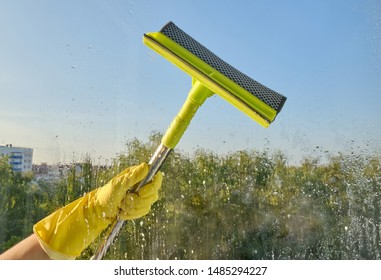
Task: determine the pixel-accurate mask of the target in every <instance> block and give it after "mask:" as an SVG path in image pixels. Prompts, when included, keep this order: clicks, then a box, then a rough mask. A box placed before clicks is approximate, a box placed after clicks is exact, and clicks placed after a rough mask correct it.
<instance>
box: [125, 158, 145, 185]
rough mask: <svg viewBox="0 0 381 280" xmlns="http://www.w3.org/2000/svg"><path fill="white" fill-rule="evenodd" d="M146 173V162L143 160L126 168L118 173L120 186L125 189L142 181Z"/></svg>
mask: <svg viewBox="0 0 381 280" xmlns="http://www.w3.org/2000/svg"><path fill="white" fill-rule="evenodd" d="M147 174H148V164H147V163H145V162H143V163H141V164H140V165H137V166H134V167H133V168H127V169H126V170H124V171H122V172H121V174H120V179H121V184H120V185H121V187H122V189H123V190H124V191H127V190H128V189H130V188H131V187H132V186H134V185H136V184H137V183H139V182H140V181H142V180H143V179H144V178H145V177H146V176H147Z"/></svg>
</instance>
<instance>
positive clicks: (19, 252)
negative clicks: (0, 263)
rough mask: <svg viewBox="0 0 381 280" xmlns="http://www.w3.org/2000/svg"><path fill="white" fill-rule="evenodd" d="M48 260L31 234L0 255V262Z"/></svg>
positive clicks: (35, 237) (34, 236)
mask: <svg viewBox="0 0 381 280" xmlns="http://www.w3.org/2000/svg"><path fill="white" fill-rule="evenodd" d="M32 259H33V260H49V259H50V258H49V256H48V255H47V254H46V252H45V251H44V250H43V249H42V247H41V245H40V242H39V241H38V239H37V236H36V235H34V234H32V235H30V236H28V237H27V238H25V239H24V240H22V241H21V242H19V243H17V244H16V245H14V246H13V247H11V248H10V249H8V250H7V251H5V252H4V253H2V254H1V255H0V260H32Z"/></svg>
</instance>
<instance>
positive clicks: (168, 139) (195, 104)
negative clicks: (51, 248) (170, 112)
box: [91, 81, 213, 260]
mask: <svg viewBox="0 0 381 280" xmlns="http://www.w3.org/2000/svg"><path fill="white" fill-rule="evenodd" d="M212 95H213V93H212V92H211V91H210V90H209V89H208V88H206V87H205V86H204V85H203V84H202V83H201V82H199V81H194V82H193V86H192V89H191V90H190V91H189V94H188V97H187V99H186V100H185V102H184V104H183V106H182V108H181V109H180V111H179V112H178V114H177V115H176V117H175V118H174V119H173V121H172V123H171V124H170V126H169V127H168V129H167V131H166V132H165V134H164V136H163V138H162V140H161V144H160V145H159V147H158V148H157V149H156V151H155V153H154V154H153V156H152V158H151V160H150V161H149V165H150V170H149V171H148V175H147V177H146V178H144V180H143V181H141V182H140V184H139V185H138V186H137V187H136V188H134V189H133V190H132V191H133V192H137V191H138V190H139V189H140V188H141V187H142V186H144V185H145V184H147V183H148V182H150V181H151V180H152V179H153V177H154V176H155V174H156V173H157V172H158V171H159V169H160V167H161V166H162V164H163V163H164V161H165V160H166V158H167V157H168V155H169V154H170V152H171V151H172V150H173V149H174V148H175V147H176V146H177V144H178V143H179V141H180V139H181V137H182V136H183V135H184V132H185V131H186V129H187V128H188V125H189V124H190V122H191V120H192V118H193V117H194V115H195V114H196V112H197V110H198V108H200V106H201V105H202V104H203V103H204V101H205V100H206V99H207V98H208V97H210V96H212ZM124 222H125V221H123V220H119V219H116V220H115V221H114V222H113V223H112V225H111V226H110V228H109V230H108V232H107V234H106V236H105V239H104V241H103V242H102V244H101V245H100V246H99V247H98V249H97V251H96V252H95V254H94V256H93V257H92V258H91V259H92V260H101V259H102V258H103V257H104V256H105V255H106V253H107V251H108V249H109V248H110V246H111V244H112V243H113V242H114V239H115V238H116V236H117V235H118V234H119V232H120V230H121V229H122V228H123V225H124Z"/></svg>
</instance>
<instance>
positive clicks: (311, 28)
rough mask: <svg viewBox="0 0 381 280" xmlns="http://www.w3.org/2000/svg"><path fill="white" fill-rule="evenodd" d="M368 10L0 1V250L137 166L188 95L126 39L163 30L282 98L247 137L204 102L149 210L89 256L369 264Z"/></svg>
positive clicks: (380, 31) (218, 104) (373, 227)
mask: <svg viewBox="0 0 381 280" xmlns="http://www.w3.org/2000/svg"><path fill="white" fill-rule="evenodd" d="M380 11H381V4H380V3H379V2H378V1H365V2H361V3H360V2H358V1H352V0H351V1H335V2H332V1H314V2H311V1H305V2H300V1H299V2H298V3H296V2H295V3H288V2H287V3H285V2H282V1H270V2H268V1H261V2H258V1H223V2H221V3H220V2H218V3H217V2H214V1H201V0H197V1H181V2H180V1H103V0H98V1H54V2H53V1H7V2H6V3H3V4H2V8H1V9H0V34H1V38H2V39H1V44H0V98H1V99H0V155H1V156H0V252H3V251H4V250H6V249H8V248H9V247H11V246H12V245H14V244H15V243H17V242H18V241H20V240H22V239H23V238H25V237H26V236H28V235H30V234H31V233H32V227H33V225H34V224H35V223H36V222H37V221H39V220H40V219H42V218H44V217H46V216H47V215H48V214H50V213H52V212H54V211H55V210H57V209H58V208H60V207H62V206H64V205H66V204H68V203H69V202H71V201H73V200H75V199H77V198H79V197H81V196H83V195H85V194H86V193H88V192H90V191H92V190H94V189H96V188H98V187H102V186H103V185H104V184H106V183H107V182H108V181H109V180H110V179H111V178H113V177H114V176H115V175H117V174H118V173H119V172H121V171H122V170H124V169H125V168H127V167H129V166H132V165H136V164H139V163H141V162H148V161H149V160H150V158H151V156H152V154H153V152H154V151H155V149H156V147H157V146H158V145H159V144H160V141H161V138H162V136H163V135H164V133H165V131H166V129H167V127H168V126H169V124H170V123H171V121H172V119H173V117H174V116H175V115H176V114H177V112H178V111H179V110H180V108H181V106H182V104H183V102H184V101H185V100H186V97H187V95H188V92H189V90H190V89H191V88H192V77H191V76H190V75H189V74H187V73H186V72H184V71H182V70H181V69H179V68H178V67H176V66H175V65H174V64H172V63H170V62H169V61H168V60H167V59H165V58H163V57H162V56H161V55H159V54H157V53H156V52H155V51H153V50H152V49H150V48H149V47H147V46H146V45H144V44H143V42H142V41H143V34H145V33H148V32H157V31H159V30H160V29H161V28H162V27H163V26H164V25H165V24H166V23H167V22H169V21H172V22H174V23H175V24H176V25H177V26H178V27H180V28H181V29H182V30H184V31H185V32H186V33H187V34H189V35H190V36H192V37H193V38H194V39H195V40H197V41H198V42H200V43H201V44H203V45H204V46H205V47H207V48H208V49H209V50H210V51H212V52H213V53H215V54H216V55H217V56H218V57H220V58H221V59H223V60H224V61H226V62H227V63H229V64H230V65H232V66H233V67H235V68H236V69H238V70H239V71H241V72H242V73H244V74H246V75H248V76H249V77H251V78H253V79H254V80H256V81H258V82H259V83H261V84H263V85H265V86H267V87H269V88H270V89H272V90H274V91H276V92H279V93H280V94H282V95H284V96H286V97H287V101H286V102H285V104H284V106H283V109H282V111H281V112H280V113H279V114H278V115H277V117H276V119H275V121H274V122H273V123H271V125H270V126H269V127H268V128H263V127H262V126H261V125H259V124H258V123H257V122H255V121H254V120H253V119H251V118H249V117H248V116H247V115H246V114H245V113H243V112H242V111H240V110H238V109H237V108H236V107H234V106H232V104H230V103H229V102H227V101H226V100H224V99H222V98H220V96H218V95H214V96H212V97H210V98H209V99H208V100H206V102H205V103H204V104H203V105H202V106H201V108H200V109H199V110H198V112H197V113H196V115H195V116H194V118H193V119H192V122H191V124H190V125H189V127H188V129H187V130H186V132H185V134H184V136H183V137H181V139H180V142H179V144H178V145H177V146H176V148H175V149H174V150H173V151H172V153H171V154H170V156H169V157H168V159H167V160H166V161H165V163H164V164H163V166H162V169H161V171H162V172H163V174H164V180H163V185H162V189H161V190H160V198H159V200H158V201H157V202H156V203H155V204H154V205H153V207H152V209H151V211H150V212H149V213H148V214H147V215H146V216H145V217H143V218H140V219H137V220H134V221H130V222H127V223H126V224H125V226H124V227H123V228H122V230H121V232H120V234H119V235H118V238H117V239H116V240H115V242H114V243H113V245H112V246H111V249H110V250H109V252H108V253H107V255H106V256H105V258H108V259H380V258H381V250H380V243H381V228H380V227H381V211H380V207H381V201H380V197H381V157H380V152H381V129H380V126H381V123H380V121H381V115H380V110H379V108H380V105H381V94H380V93H381V79H380V74H381V52H380V49H381V40H380V37H381V20H380V18H381V15H380ZM102 236H103V235H102ZM100 243H101V237H99V238H98V239H96V240H95V241H94V242H93V243H92V244H91V245H90V246H89V247H88V248H87V249H86V250H85V251H84V252H83V253H82V255H81V257H80V258H83V259H88V258H90V257H91V256H92V255H93V254H94V252H95V251H96V250H97V248H98V246H99V244H100Z"/></svg>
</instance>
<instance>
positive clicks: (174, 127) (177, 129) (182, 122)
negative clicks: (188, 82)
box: [161, 81, 213, 149]
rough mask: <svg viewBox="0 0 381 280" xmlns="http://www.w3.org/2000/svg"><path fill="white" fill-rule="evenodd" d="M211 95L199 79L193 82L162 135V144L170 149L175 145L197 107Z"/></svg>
mask: <svg viewBox="0 0 381 280" xmlns="http://www.w3.org/2000/svg"><path fill="white" fill-rule="evenodd" d="M212 95H213V93H212V92H211V91H210V90H209V89H208V88H206V87H205V86H203V85H202V84H201V83H200V82H199V81H195V82H194V83H193V86H192V89H191V90H190V91H189V94H188V97H187V99H186V101H185V103H184V104H183V107H182V108H181V110H180V111H179V112H178V114H177V116H176V117H175V118H174V119H173V121H172V123H171V124H170V126H169V127H168V129H167V131H166V133H165V134H164V136H163V139H162V141H161V142H162V144H163V145H164V146H166V147H168V148H170V149H174V148H175V147H176V145H177V143H178V142H179V141H180V139H181V137H182V136H183V134H184V132H185V130H186V129H187V127H188V125H189V123H190V122H191V120H192V118H193V116H194V115H195V114H196V112H197V110H198V108H199V107H200V106H201V105H202V104H203V103H204V101H205V100H206V99H207V98H208V97H210V96H212Z"/></svg>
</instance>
